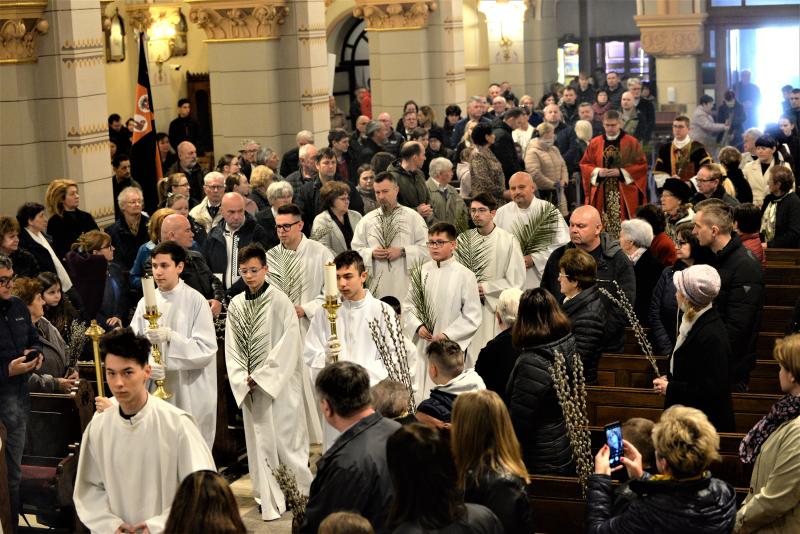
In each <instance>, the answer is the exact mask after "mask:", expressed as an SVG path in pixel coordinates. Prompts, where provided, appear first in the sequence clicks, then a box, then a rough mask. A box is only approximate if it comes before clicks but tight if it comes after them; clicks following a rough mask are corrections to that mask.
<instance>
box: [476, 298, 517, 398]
mask: <svg viewBox="0 0 800 534" xmlns="http://www.w3.org/2000/svg"><path fill="white" fill-rule="evenodd" d="M520 297H522V290H521V289H518V288H516V287H510V288H508V289H505V290H503V292H502V293H500V296H499V297H498V299H497V307H496V309H495V312H494V318H495V321H496V322H497V329H498V330H499V331H500V333H499V334H497V335H496V336H495V337H494V339H492V340H491V341H489V342H488V343H487V344H486V346H485V347H483V348H482V349H481V351H480V353H479V354H478V361H477V362H476V363H475V372H477V373H478V374H479V375H481V378H483V383H484V384H486V389H490V390H492V391H495V392H497V394H498V395H500V397H502V398H503V399H505V396H506V385H507V384H508V377H509V376H510V375H511V370H512V369H513V368H514V364H515V363H517V356H518V355H519V351H518V350H516V349H515V348H514V345H513V343H512V342H511V327H512V326H514V323H515V322H516V321H517V310H518V309H519V299H520Z"/></svg>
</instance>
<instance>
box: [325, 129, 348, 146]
mask: <svg viewBox="0 0 800 534" xmlns="http://www.w3.org/2000/svg"><path fill="white" fill-rule="evenodd" d="M345 137H348V135H347V132H345V131H344V130H343V129H342V128H334V129H333V130H331V131H330V132H328V145H332V144H333V143H338V142H339V141H341V140H342V139H344V138H345Z"/></svg>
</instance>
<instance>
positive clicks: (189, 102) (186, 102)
mask: <svg viewBox="0 0 800 534" xmlns="http://www.w3.org/2000/svg"><path fill="white" fill-rule="evenodd" d="M184 104H189V105H190V106H191V105H192V101H191V100H189V99H188V98H180V99H178V107H181V106H182V105H184Z"/></svg>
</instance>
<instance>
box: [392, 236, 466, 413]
mask: <svg viewBox="0 0 800 534" xmlns="http://www.w3.org/2000/svg"><path fill="white" fill-rule="evenodd" d="M455 248H456V229H455V227H454V226H453V225H452V224H450V223H443V222H439V223H436V224H434V225H433V226H431V227H430V229H429V230H428V252H429V254H430V256H431V260H433V261H429V262H427V263H425V264H424V265H422V284H423V286H424V294H425V302H426V303H427V305H428V306H429V307H430V309H431V310H432V311H433V315H434V319H435V321H436V322H435V323H434V324H433V325H428V326H426V325H424V324H423V322H422V315H423V314H422V313H421V310H419V309H417V307H416V305H415V303H414V300H415V299H414V298H413V295H414V290H415V288H414V287H413V285H412V286H409V288H408V295H407V296H406V300H405V302H404V303H403V319H404V320H405V324H406V331H407V332H408V333H409V335H413V338H412V340H413V341H414V343H415V344H416V346H417V354H425V353H426V350H427V348H428V345H429V344H430V343H432V342H434V341H442V340H444V339H449V340H450V341H455V342H456V343H458V345H459V347H461V350H462V351H464V352H466V351H467V350H468V348H469V346H470V343H471V342H472V338H473V337H474V336H475V332H477V331H478V328H479V327H480V325H481V316H482V312H481V300H480V295H479V292H478V281H477V279H476V278H475V274H474V273H473V272H472V271H470V270H469V269H467V268H466V267H464V266H463V265H461V264H460V263H458V262H457V261H456V259H455V258H454V257H453V252H454V251H455ZM428 327H430V328H431V330H429V329H428ZM432 385H433V383H432V382H431V379H430V377H429V376H428V372H427V362H426V361H425V359H424V358H418V359H417V387H418V389H417V391H418V392H419V393H420V395H419V398H417V399H416V400H417V401H418V402H419V401H421V400H424V399H427V398H428V395H429V394H430V389H431V386H432Z"/></svg>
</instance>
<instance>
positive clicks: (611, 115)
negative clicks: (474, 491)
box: [603, 109, 619, 121]
mask: <svg viewBox="0 0 800 534" xmlns="http://www.w3.org/2000/svg"><path fill="white" fill-rule="evenodd" d="M603 120H604V121H618V120H619V111H617V110H616V109H609V110H608V111H606V112H605V113H603Z"/></svg>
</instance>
